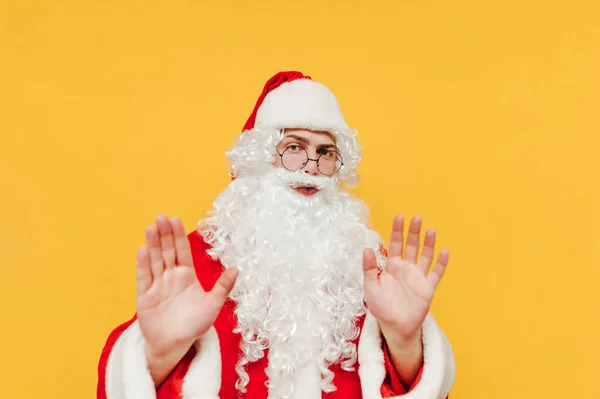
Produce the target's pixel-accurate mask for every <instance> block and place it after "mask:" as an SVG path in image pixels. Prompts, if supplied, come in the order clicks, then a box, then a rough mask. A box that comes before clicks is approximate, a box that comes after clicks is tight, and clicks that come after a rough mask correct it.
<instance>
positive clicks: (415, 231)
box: [404, 216, 422, 263]
mask: <svg viewBox="0 0 600 399" xmlns="http://www.w3.org/2000/svg"><path fill="white" fill-rule="evenodd" d="M421 222H422V219H421V216H415V217H413V218H412V221H411V222H410V226H409V227H408V236H407V237H406V250H405V251H404V259H405V260H407V261H409V262H412V263H417V255H418V254H419V233H420V232H421Z"/></svg>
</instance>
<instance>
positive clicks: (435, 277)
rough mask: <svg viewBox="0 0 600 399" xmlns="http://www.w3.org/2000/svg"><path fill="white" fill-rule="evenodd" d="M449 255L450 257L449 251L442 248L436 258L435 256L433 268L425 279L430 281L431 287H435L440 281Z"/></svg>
mask: <svg viewBox="0 0 600 399" xmlns="http://www.w3.org/2000/svg"><path fill="white" fill-rule="evenodd" d="M449 257H450V252H449V251H448V250H447V249H442V250H441V251H440V254H439V255H438V258H437V262H436V263H435V266H434V267H433V270H432V271H431V273H430V274H429V277H427V280H429V281H430V283H431V284H432V286H433V289H436V287H437V286H438V284H439V283H440V280H441V279H442V276H443V275H444V272H445V271H446V266H447V265H448V259H449Z"/></svg>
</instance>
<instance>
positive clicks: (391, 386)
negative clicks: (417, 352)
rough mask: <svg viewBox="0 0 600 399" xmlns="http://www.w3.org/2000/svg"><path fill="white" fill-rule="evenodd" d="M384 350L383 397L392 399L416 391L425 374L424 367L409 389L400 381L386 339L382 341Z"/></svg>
mask: <svg viewBox="0 0 600 399" xmlns="http://www.w3.org/2000/svg"><path fill="white" fill-rule="evenodd" d="M381 346H382V348H381V349H382V350H383V361H384V367H385V379H384V380H383V384H381V396H382V397H384V398H390V397H393V396H398V395H403V394H405V393H408V392H410V391H412V390H413V389H414V387H415V386H417V384H418V383H419V381H421V374H422V373H423V366H421V369H420V370H419V372H418V373H417V377H416V378H415V380H414V381H413V383H412V384H411V385H410V386H409V387H408V388H407V387H406V386H405V385H404V384H403V383H402V381H400V377H399V376H398V373H397V372H396V369H395V368H394V366H393V365H392V360H391V356H390V350H389V348H388V346H387V343H386V342H385V340H384V339H382V344H381Z"/></svg>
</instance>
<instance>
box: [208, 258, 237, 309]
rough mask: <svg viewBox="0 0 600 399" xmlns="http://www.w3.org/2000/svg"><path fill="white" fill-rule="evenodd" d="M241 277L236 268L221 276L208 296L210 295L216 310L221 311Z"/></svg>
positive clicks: (229, 269) (229, 268)
mask: <svg viewBox="0 0 600 399" xmlns="http://www.w3.org/2000/svg"><path fill="white" fill-rule="evenodd" d="M238 275H239V271H238V269H237V268H236V267H228V268H227V270H225V271H224V272H223V274H221V277H219V279H218V280H217V282H216V283H215V286H214V287H213V289H212V291H210V293H209V294H208V295H210V297H211V300H212V303H213V304H214V305H215V308H217V309H221V307H223V304H224V303H225V300H226V299H227V296H228V295H229V293H230V292H231V290H232V289H233V286H234V284H235V280H236V279H237V277H238Z"/></svg>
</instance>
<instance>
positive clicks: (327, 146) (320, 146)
mask: <svg viewBox="0 0 600 399" xmlns="http://www.w3.org/2000/svg"><path fill="white" fill-rule="evenodd" d="M285 139H295V140H298V141H301V142H303V143H306V144H308V143H309V141H308V139H307V138H306V137H301V136H296V135H295V134H289V135H287V136H285V137H284V138H283V140H285ZM317 148H319V149H322V148H336V146H335V144H332V143H327V144H319V145H318V146H317Z"/></svg>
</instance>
